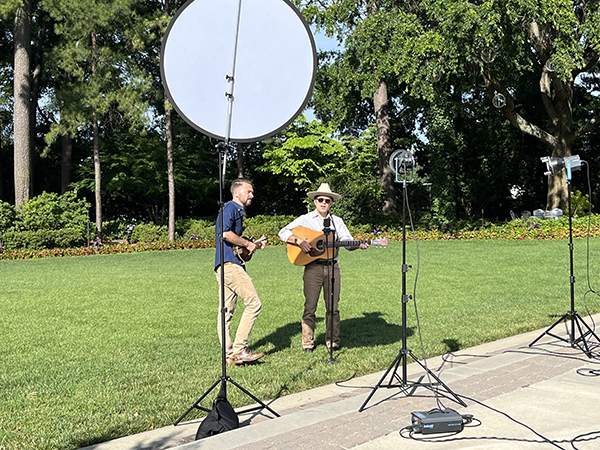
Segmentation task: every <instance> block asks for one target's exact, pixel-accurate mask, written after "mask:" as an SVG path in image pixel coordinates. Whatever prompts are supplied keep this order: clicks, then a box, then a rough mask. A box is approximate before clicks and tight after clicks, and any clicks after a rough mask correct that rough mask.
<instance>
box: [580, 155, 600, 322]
mask: <svg viewBox="0 0 600 450" xmlns="http://www.w3.org/2000/svg"><path fill="white" fill-rule="evenodd" d="M581 162H582V163H584V164H585V167H586V169H587V170H586V174H587V185H588V200H589V203H590V208H589V212H588V232H587V236H586V248H587V260H586V273H587V284H588V290H587V291H586V293H585V294H583V305H584V307H585V310H586V311H587V313H588V316H589V317H590V320H591V321H592V327H591V328H592V331H595V330H596V323H595V322H594V318H593V317H592V313H591V312H590V310H589V308H588V305H587V301H586V297H587V295H588V294H595V295H596V296H599V297H600V294H598V292H596V291H595V290H594V289H593V288H592V283H591V277H590V235H591V228H592V183H591V180H590V165H589V164H588V162H587V161H584V160H581Z"/></svg>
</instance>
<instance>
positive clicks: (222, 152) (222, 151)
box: [174, 142, 279, 425]
mask: <svg viewBox="0 0 600 450" xmlns="http://www.w3.org/2000/svg"><path fill="white" fill-rule="evenodd" d="M227 147H228V145H227V144H226V143H224V142H220V143H219V144H217V148H218V150H219V208H220V212H219V227H220V231H221V232H220V234H219V249H220V255H221V262H222V261H223V252H224V248H225V243H224V242H225V241H224V238H223V205H224V203H223V185H224V179H225V176H224V175H225V174H224V170H223V169H224V167H225V161H226V158H227ZM220 297H221V299H220V314H221V376H220V377H219V379H218V380H217V381H215V382H214V383H213V385H212V386H211V387H210V388H208V390H207V391H206V392H205V393H204V394H202V396H201V397H200V398H199V399H198V400H196V402H195V403H194V404H193V405H192V406H190V408H189V409H188V410H187V411H186V412H185V413H184V414H183V415H182V416H181V417H180V418H179V419H177V421H176V422H175V423H174V425H178V424H179V422H181V421H182V420H183V418H184V417H185V416H187V415H188V414H189V413H190V411H192V410H193V409H194V408H195V409H200V410H202V411H205V412H210V411H211V410H210V409H208V408H205V407H203V406H200V402H201V401H202V400H204V398H205V397H206V396H207V395H208V394H210V392H212V390H213V389H214V388H216V387H217V386H218V385H219V384H220V385H221V389H220V392H219V395H221V394H222V395H221V396H222V397H224V398H225V399H227V382H229V383H231V384H233V385H234V386H235V387H237V388H238V389H239V390H241V391H242V392H243V393H244V394H246V395H247V396H248V397H250V398H251V399H253V400H254V401H255V402H256V403H258V404H259V405H258V406H255V407H251V408H249V409H246V410H244V411H240V412H239V413H238V414H243V413H246V412H250V411H256V410H259V409H267V410H269V411H270V412H271V413H272V414H274V415H275V416H276V417H279V414H277V413H276V412H275V411H273V410H272V409H271V408H270V407H269V406H267V405H266V404H265V403H263V402H262V401H260V400H259V399H258V398H257V397H255V396H254V395H252V394H251V393H250V392H249V391H248V390H247V389H244V388H243V387H242V386H240V385H239V384H238V383H236V382H235V381H234V380H233V379H232V378H231V377H230V376H228V375H227V351H226V349H225V342H226V341H225V313H226V312H227V308H226V307H225V270H224V266H223V265H221V295H220Z"/></svg>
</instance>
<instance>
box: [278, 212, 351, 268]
mask: <svg viewBox="0 0 600 450" xmlns="http://www.w3.org/2000/svg"><path fill="white" fill-rule="evenodd" d="M328 217H329V218H330V219H331V226H330V228H331V230H332V231H335V238H334V239H335V240H336V241H352V240H353V239H354V238H353V237H352V235H351V234H350V231H349V230H348V227H347V226H346V224H345V223H344V221H343V220H342V218H341V217H338V216H334V215H333V214H329V215H328ZM296 227H306V228H309V229H311V230H313V231H323V217H321V215H320V214H319V213H318V211H317V210H315V211H311V212H309V213H308V214H304V215H303V216H300V217H298V218H296V219H295V220H293V221H292V222H290V223H289V224H287V225H286V226H285V227H283V228H282V229H281V230H280V231H279V239H281V240H282V241H283V242H287V240H288V238H289V237H290V236H291V235H292V234H294V233H293V232H292V230H293V229H294V228H296ZM348 248H350V246H348ZM336 256H337V255H336ZM336 259H337V258H336Z"/></svg>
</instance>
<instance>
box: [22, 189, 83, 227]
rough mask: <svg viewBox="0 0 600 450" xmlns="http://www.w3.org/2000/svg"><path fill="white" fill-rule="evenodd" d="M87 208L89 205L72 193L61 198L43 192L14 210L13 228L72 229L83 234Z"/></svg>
mask: <svg viewBox="0 0 600 450" xmlns="http://www.w3.org/2000/svg"><path fill="white" fill-rule="evenodd" d="M88 208H89V204H88V203H86V201H85V200H78V199H77V194H75V192H73V191H71V192H66V193H64V194H63V195H61V196H59V195H58V194H56V193H48V192H44V193H42V194H41V195H38V196H37V197H34V198H31V199H29V200H27V202H26V203H25V205H22V206H20V207H18V208H16V210H17V217H16V222H15V228H18V229H20V230H31V231H34V230H60V229H61V228H74V229H79V230H81V232H82V233H83V232H84V231H85V230H86V227H87V220H88V218H87V209H88Z"/></svg>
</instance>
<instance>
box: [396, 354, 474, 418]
mask: <svg viewBox="0 0 600 450" xmlns="http://www.w3.org/2000/svg"><path fill="white" fill-rule="evenodd" d="M408 354H409V355H410V356H411V358H412V359H413V360H414V361H415V362H417V363H418V364H419V365H420V366H421V367H422V368H423V370H424V371H425V372H427V373H428V374H429V375H431V376H432V377H433V378H435V380H436V381H437V382H438V384H441V385H442V386H443V387H444V389H445V390H446V392H448V394H450V395H452V397H454V399H455V400H456V401H457V402H458V403H460V404H461V405H463V406H465V407H466V406H467V404H466V403H465V402H463V401H462V399H461V398H460V397H459V396H458V395H456V394H455V393H454V392H452V390H451V389H450V388H449V387H448V386H446V385H445V384H444V382H443V381H442V380H441V379H440V378H439V377H438V376H437V375H436V374H434V373H433V372H432V371H431V370H429V368H428V367H427V366H425V365H424V364H423V363H422V362H421V361H419V360H418V359H417V358H416V357H415V355H413V354H412V352H411V351H410V350H408Z"/></svg>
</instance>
